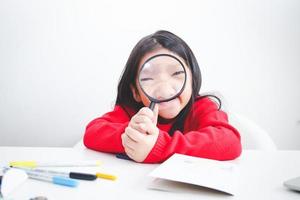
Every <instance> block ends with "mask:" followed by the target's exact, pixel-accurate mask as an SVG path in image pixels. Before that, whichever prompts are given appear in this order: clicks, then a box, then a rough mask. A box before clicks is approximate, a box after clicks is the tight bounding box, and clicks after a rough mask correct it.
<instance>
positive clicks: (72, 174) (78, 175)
mask: <svg viewBox="0 0 300 200" xmlns="http://www.w3.org/2000/svg"><path fill="white" fill-rule="evenodd" d="M14 168H17V169H21V170H24V171H25V172H37V173H48V174H52V175H55V176H62V177H68V178H73V179H80V180H87V181H93V180H96V179H97V176H96V175H94V174H87V173H81V172H60V171H54V170H43V169H28V168H22V167H14Z"/></svg>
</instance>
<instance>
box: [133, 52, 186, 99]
mask: <svg viewBox="0 0 300 200" xmlns="http://www.w3.org/2000/svg"><path fill="white" fill-rule="evenodd" d="M160 56H168V57H171V58H174V59H175V60H177V61H178V62H179V63H180V65H181V66H182V68H183V70H184V74H185V79H184V83H183V85H182V87H181V89H180V91H179V92H178V93H177V94H176V95H175V96H173V97H171V98H168V99H164V100H158V99H155V98H153V97H151V96H149V95H148V94H147V92H146V91H145V90H144V89H143V87H142V85H141V82H140V73H141V71H142V70H143V68H144V66H145V64H146V63H147V62H149V61H150V60H152V59H154V58H156V57H160ZM138 76H139V79H138V82H139V84H140V88H141V89H142V91H143V92H144V94H145V95H146V96H147V97H148V99H149V100H150V101H151V102H154V103H162V102H167V101H171V100H173V99H175V98H177V97H178V96H179V95H180V94H181V93H182V92H183V90H184V88H185V84H186V77H187V73H186V69H185V67H184V65H183V63H182V62H181V61H180V60H179V59H178V58H176V57H175V56H173V55H170V54H157V55H154V56H152V57H150V58H148V59H147V60H146V61H145V62H144V63H143V65H142V66H141V68H140V70H139V72H138Z"/></svg>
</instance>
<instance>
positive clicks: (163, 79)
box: [138, 54, 187, 110]
mask: <svg viewBox="0 0 300 200" xmlns="http://www.w3.org/2000/svg"><path fill="white" fill-rule="evenodd" d="M186 76H187V75H186V70H185V68H184V65H183V63H182V62H181V61H180V60H179V59H178V58H177V57H175V56H173V55H170V54H157V55H155V56H152V57H150V58H149V59H147V60H146V61H145V62H144V64H143V65H142V66H141V68H140V70H139V73H138V84H139V85H140V88H141V89H142V91H143V92H144V94H145V95H146V96H147V98H148V99H149V100H150V101H151V103H150V105H149V108H150V109H151V110H153V109H154V106H155V104H156V103H162V102H167V101H171V100H173V99H175V98H176V97H178V96H179V95H180V94H181V93H182V91H183V90H184V87H185V84H186Z"/></svg>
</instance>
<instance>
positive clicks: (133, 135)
mask: <svg viewBox="0 0 300 200" xmlns="http://www.w3.org/2000/svg"><path fill="white" fill-rule="evenodd" d="M127 128H128V131H127V132H126V134H127V136H128V137H129V138H130V139H132V140H133V141H135V142H140V141H141V140H143V138H144V137H145V136H144V135H143V134H141V133H140V132H139V131H137V130H135V129H133V128H131V127H127ZM127 128H126V129H127Z"/></svg>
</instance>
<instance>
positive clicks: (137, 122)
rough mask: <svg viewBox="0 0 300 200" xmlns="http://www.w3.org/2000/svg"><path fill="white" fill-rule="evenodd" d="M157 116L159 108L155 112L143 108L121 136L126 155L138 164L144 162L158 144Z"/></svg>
mask: <svg viewBox="0 0 300 200" xmlns="http://www.w3.org/2000/svg"><path fill="white" fill-rule="evenodd" d="M157 116H158V108H157V106H156V108H155V110H154V112H152V111H151V110H150V109H149V108H142V109H141V110H140V111H139V112H138V113H137V114H136V115H135V116H134V117H132V119H131V121H130V123H129V125H128V127H127V128H126V129H125V132H124V133H123V134H122V136H121V138H122V144H123V146H124V149H125V152H126V154H127V155H128V156H129V157H130V158H131V159H133V160H135V161H136V162H142V161H144V160H145V159H146V157H147V156H148V154H149V153H150V151H151V150H152V148H153V146H154V145H155V143H156V140H157V138H158V134H159V130H158V128H157V127H156V122H157ZM154 122H155V123H154Z"/></svg>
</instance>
